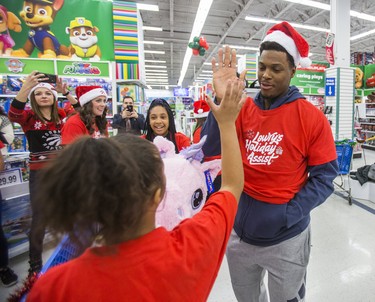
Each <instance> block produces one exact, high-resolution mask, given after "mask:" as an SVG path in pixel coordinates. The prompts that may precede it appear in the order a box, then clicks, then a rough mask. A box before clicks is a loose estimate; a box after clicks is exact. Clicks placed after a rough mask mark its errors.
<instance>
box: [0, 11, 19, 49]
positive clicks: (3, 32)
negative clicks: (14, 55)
mask: <svg viewBox="0 0 375 302" xmlns="http://www.w3.org/2000/svg"><path fill="white" fill-rule="evenodd" d="M9 30H13V31H15V32H20V31H21V30H22V27H21V20H20V19H18V18H17V16H16V15H15V14H13V13H12V12H8V10H7V9H6V8H5V7H4V6H2V5H0V56H1V55H3V54H4V55H7V56H9V55H10V53H11V52H12V47H13V46H14V44H15V43H14V41H13V39H12V37H11V36H10V34H9Z"/></svg>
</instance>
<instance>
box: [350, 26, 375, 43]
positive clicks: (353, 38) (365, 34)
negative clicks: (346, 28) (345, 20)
mask: <svg viewBox="0 0 375 302" xmlns="http://www.w3.org/2000/svg"><path fill="white" fill-rule="evenodd" d="M372 34H375V29H373V30H369V31H366V32H364V33H361V34H359V35H356V36H353V37H351V38H350V41H354V40H358V39H360V38H363V37H366V36H368V35H372Z"/></svg>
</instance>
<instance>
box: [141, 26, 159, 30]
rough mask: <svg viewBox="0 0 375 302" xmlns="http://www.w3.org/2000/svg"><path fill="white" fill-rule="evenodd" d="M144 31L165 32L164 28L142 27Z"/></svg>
mask: <svg viewBox="0 0 375 302" xmlns="http://www.w3.org/2000/svg"><path fill="white" fill-rule="evenodd" d="M142 29H143V30H154V31H163V28H162V27H154V26H142Z"/></svg>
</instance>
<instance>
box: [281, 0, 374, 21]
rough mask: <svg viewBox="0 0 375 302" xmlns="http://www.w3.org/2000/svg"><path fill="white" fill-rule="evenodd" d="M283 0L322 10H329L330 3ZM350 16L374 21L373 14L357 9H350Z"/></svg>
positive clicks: (307, 0)
mask: <svg viewBox="0 0 375 302" xmlns="http://www.w3.org/2000/svg"><path fill="white" fill-rule="evenodd" d="M284 1H288V2H292V3H297V4H302V5H307V6H311V7H316V8H320V9H324V10H328V11H330V10H331V5H329V4H324V3H320V2H316V1H309V0H284ZM350 16H352V17H356V18H359V19H363V20H367V21H372V22H375V16H372V15H368V14H364V13H360V12H357V11H354V10H351V11H350Z"/></svg>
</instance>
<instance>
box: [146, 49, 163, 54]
mask: <svg viewBox="0 0 375 302" xmlns="http://www.w3.org/2000/svg"><path fill="white" fill-rule="evenodd" d="M143 52H144V53H158V54H161V55H164V54H165V51H162V50H144V51H143Z"/></svg>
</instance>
